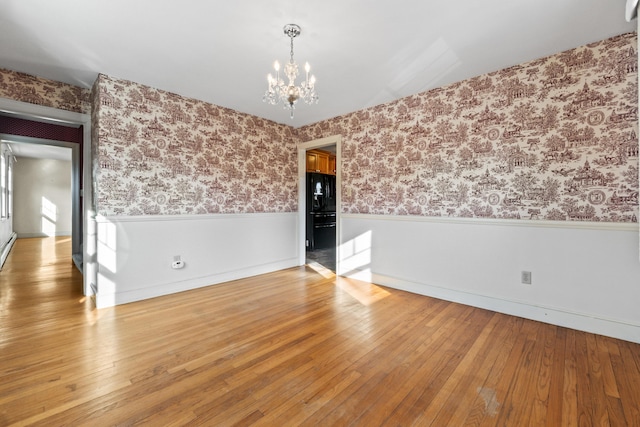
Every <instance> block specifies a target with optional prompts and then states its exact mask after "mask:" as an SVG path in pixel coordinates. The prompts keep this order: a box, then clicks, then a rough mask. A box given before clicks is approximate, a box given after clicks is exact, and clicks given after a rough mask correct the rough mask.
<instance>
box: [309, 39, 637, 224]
mask: <svg viewBox="0 0 640 427" xmlns="http://www.w3.org/2000/svg"><path fill="white" fill-rule="evenodd" d="M637 121H638V61H637V37H636V34H635V33H630V34H623V35H620V36H617V37H614V38H611V39H607V40H604V41H601V42H598V43H593V44H590V45H588V46H583V47H580V48H576V49H573V50H570V51H567V52H563V53H560V54H557V55H553V56H550V57H547V58H542V59H539V60H536V61H532V62H529V63H526V64H522V65H518V66H514V67H511V68H508V69H504V70H500V71H496V72H493V73H489V74H486V75H482V76H479V77H475V78H472V79H469V80H466V81H462V82H458V83H455V84H452V85H449V86H446V87H442V88H439V89H435V90H431V91H429V92H424V93H421V94H418V95H415V96H410V97H407V98H404V99H401V100H398V101H396V102H392V103H389V104H384V105H379V106H376V107H373V108H369V109H366V110H362V111H358V112H355V113H352V114H348V115H344V116H341V117H337V118H334V119H330V120H326V121H323V122H320V123H317V124H314V125H310V126H307V127H304V128H301V129H299V130H298V137H299V140H300V141H310V140H314V139H317V138H322V137H326V136H330V135H336V134H340V135H342V141H343V143H342V178H343V179H342V196H343V199H342V202H343V205H342V209H343V212H345V213H369V214H389V215H422V216H451V217H477V218H510V219H536V220H572V221H612V222H637V221H638V128H637Z"/></svg>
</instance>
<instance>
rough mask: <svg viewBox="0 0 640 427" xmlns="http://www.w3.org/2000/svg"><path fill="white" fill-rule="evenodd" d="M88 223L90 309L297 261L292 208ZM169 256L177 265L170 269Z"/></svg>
mask: <svg viewBox="0 0 640 427" xmlns="http://www.w3.org/2000/svg"><path fill="white" fill-rule="evenodd" d="M96 221H97V234H98V242H97V261H98V272H97V286H96V288H97V289H96V296H95V301H96V306H97V307H98V308H103V307H109V306H113V305H117V304H123V303H128V302H132V301H138V300H142V299H146V298H152V297H157V296H160V295H166V294H171V293H175V292H181V291H185V290H189V289H194V288H198V287H202V286H208V285H213V284H217V283H221V282H226V281H229V280H235V279H240V278H244V277H250V276H255V275H258V274H263V273H268V272H272V271H276V270H281V269H285V268H289V267H293V266H296V265H298V260H299V254H298V235H297V230H298V227H297V213H296V212H292V213H275V214H273V213H259V214H234V215H179V216H168V215H163V216H137V217H100V216H98V217H97V218H96ZM175 256H180V259H181V260H182V261H184V264H185V266H184V268H182V269H178V270H174V269H172V267H171V264H172V262H173V261H174V257H175Z"/></svg>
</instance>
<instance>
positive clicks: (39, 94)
mask: <svg viewBox="0 0 640 427" xmlns="http://www.w3.org/2000/svg"><path fill="white" fill-rule="evenodd" d="M89 95H90V91H89V90H88V89H84V88H81V87H78V86H73V85H70V84H66V83H61V82H56V81H53V80H47V79H43V78H41V77H35V76H32V75H29V74H25V73H20V72H17V71H11V70H7V69H4V68H0V97H2V98H7V99H13V100H15V101H21V102H27V103H30V104H37V105H42V106H45V107H51V108H58V109H61V110H66V111H73V112H75V113H83V114H89V113H90V110H91V104H90V103H89Z"/></svg>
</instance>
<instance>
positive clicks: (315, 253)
mask: <svg viewBox="0 0 640 427" xmlns="http://www.w3.org/2000/svg"><path fill="white" fill-rule="evenodd" d="M313 261H315V262H317V263H318V264H320V265H322V266H323V267H324V268H326V269H329V270H331V271H333V272H334V273H335V271H336V248H327V249H314V250H312V251H307V264H308V263H310V262H313Z"/></svg>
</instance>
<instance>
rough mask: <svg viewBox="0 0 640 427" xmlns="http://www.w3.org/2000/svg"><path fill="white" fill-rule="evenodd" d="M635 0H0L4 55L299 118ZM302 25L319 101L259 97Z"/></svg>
mask: <svg viewBox="0 0 640 427" xmlns="http://www.w3.org/2000/svg"><path fill="white" fill-rule="evenodd" d="M625 1H626V0H534V1H531V0H529V1H525V0H457V1H452V0H446V1H445V0H440V1H437V0H396V1H391V0H388V1H382V0H324V1H302V0H267V1H265V0H235V1H225V2H223V1H206V0H181V1H175V0H135V1H132V0H56V1H51V0H28V1H25V0H0V28H1V29H2V32H1V35H0V37H1V38H0V66H1V67H4V68H9V69H13V70H17V71H23V72H26V73H29V74H34V75H37V76H42V77H46V78H49V79H53V80H58V81H63V82H67V83H71V84H75V85H79V86H83V87H86V88H88V87H91V85H92V83H93V81H94V80H95V78H96V76H97V73H99V72H100V73H104V74H107V75H109V76H112V77H117V78H123V79H128V80H132V81H135V82H138V83H143V84H146V85H149V86H152V87H156V88H160V89H164V90H168V91H171V92H176V93H179V94H181V95H185V96H188V97H192V98H196V99H201V100H204V101H207V102H211V103H213V104H217V105H221V106H224V107H229V108H232V109H235V110H238V111H242V112H244V113H249V114H254V115H256V116H260V117H264V118H266V119H270V120H274V121H276V122H279V123H286V124H289V125H292V126H294V127H299V126H302V125H305V124H310V123H314V122H317V121H320V120H323V119H327V118H330V117H334V116H338V115H341V114H345V113H348V112H352V111H356V110H360V109H362V108H365V107H369V106H373V105H376V104H380V103H384V102H388V101H391V100H394V99H397V98H401V97H404V96H407V95H410V94H414V93H418V92H422V91H425V90H427V89H431V88H434V87H439V86H443V85H446V84H448V83H453V82H455V81H460V80H463V79H466V78H469V77H473V76H476V75H480V74H484V73H487V72H491V71H495V70H499V69H502V68H505V67H508V66H511V65H515V64H519V63H523V62H526V61H529V60H532V59H536V58H540V57H543V56H547V55H550V54H553V53H557V52H560V51H563V50H566V49H570V48H573V47H577V46H581V45H584V44H587V43H590V42H594V41H598V40H602V39H605V38H608V37H611V36H614V35H618V34H622V33H625V32H630V31H634V30H635V28H636V22H635V21H633V22H631V23H629V22H626V20H625ZM288 23H296V24H298V25H300V26H301V27H302V34H301V35H300V36H299V37H298V38H296V39H295V41H294V51H295V59H296V60H297V62H298V63H299V64H300V65H302V64H304V62H305V61H308V62H309V63H310V64H311V66H312V72H313V73H315V74H316V77H317V85H316V87H317V91H318V93H319V96H320V102H319V104H317V105H314V106H307V105H301V106H299V107H298V109H297V110H296V113H295V118H294V119H293V120H291V119H289V115H288V113H287V112H286V111H284V110H283V109H282V108H280V107H278V106H271V105H268V104H265V103H263V102H262V95H263V93H264V91H265V89H266V75H267V74H268V73H269V72H272V64H273V61H274V60H276V59H278V60H279V61H280V62H281V63H283V62H285V61H286V60H288V54H289V39H288V38H287V37H286V36H285V35H284V34H283V32H282V27H283V26H284V25H285V24H288Z"/></svg>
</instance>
